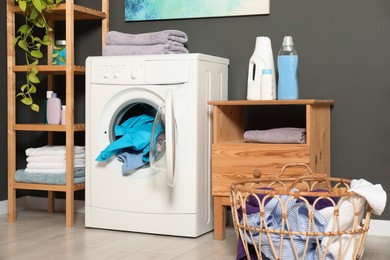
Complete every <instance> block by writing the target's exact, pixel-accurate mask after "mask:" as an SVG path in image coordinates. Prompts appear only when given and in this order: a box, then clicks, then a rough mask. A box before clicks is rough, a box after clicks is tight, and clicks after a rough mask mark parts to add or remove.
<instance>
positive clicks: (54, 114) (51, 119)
mask: <svg viewBox="0 0 390 260" xmlns="http://www.w3.org/2000/svg"><path fill="white" fill-rule="evenodd" d="M46 115H47V117H46V118H47V123H48V124H49V125H59V124H60V123H61V100H60V99H59V98H58V97H57V93H54V92H53V93H52V94H51V98H49V99H48V100H47V107H46Z"/></svg>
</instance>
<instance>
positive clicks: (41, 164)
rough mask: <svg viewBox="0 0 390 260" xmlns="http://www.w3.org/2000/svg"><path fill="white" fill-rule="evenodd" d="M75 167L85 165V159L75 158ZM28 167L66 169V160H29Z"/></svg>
mask: <svg viewBox="0 0 390 260" xmlns="http://www.w3.org/2000/svg"><path fill="white" fill-rule="evenodd" d="M74 167H85V160H84V159H75V161H74ZM26 168H27V169H66V162H29V163H27V167H26Z"/></svg>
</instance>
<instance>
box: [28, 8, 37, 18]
mask: <svg viewBox="0 0 390 260" xmlns="http://www.w3.org/2000/svg"><path fill="white" fill-rule="evenodd" d="M38 15H39V12H38V11H37V9H35V8H33V9H32V10H31V12H30V15H29V17H28V18H29V19H30V20H34V19H35V18H37V17H38Z"/></svg>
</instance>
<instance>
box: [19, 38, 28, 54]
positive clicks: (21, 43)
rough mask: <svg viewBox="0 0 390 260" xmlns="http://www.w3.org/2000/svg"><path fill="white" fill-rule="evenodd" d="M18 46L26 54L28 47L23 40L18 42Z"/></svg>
mask: <svg viewBox="0 0 390 260" xmlns="http://www.w3.org/2000/svg"><path fill="white" fill-rule="evenodd" d="M18 46H19V47H20V48H21V49H22V50H24V51H25V52H28V47H27V44H26V42H25V41H24V40H22V39H20V41H18Z"/></svg>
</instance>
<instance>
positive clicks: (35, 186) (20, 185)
mask: <svg viewBox="0 0 390 260" xmlns="http://www.w3.org/2000/svg"><path fill="white" fill-rule="evenodd" d="M13 188H14V189H23V190H46V191H62V192H66V185H55V184H39V183H27V182H15V183H14V184H13ZM83 189H85V183H77V184H74V190H75V191H77V190H83Z"/></svg>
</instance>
